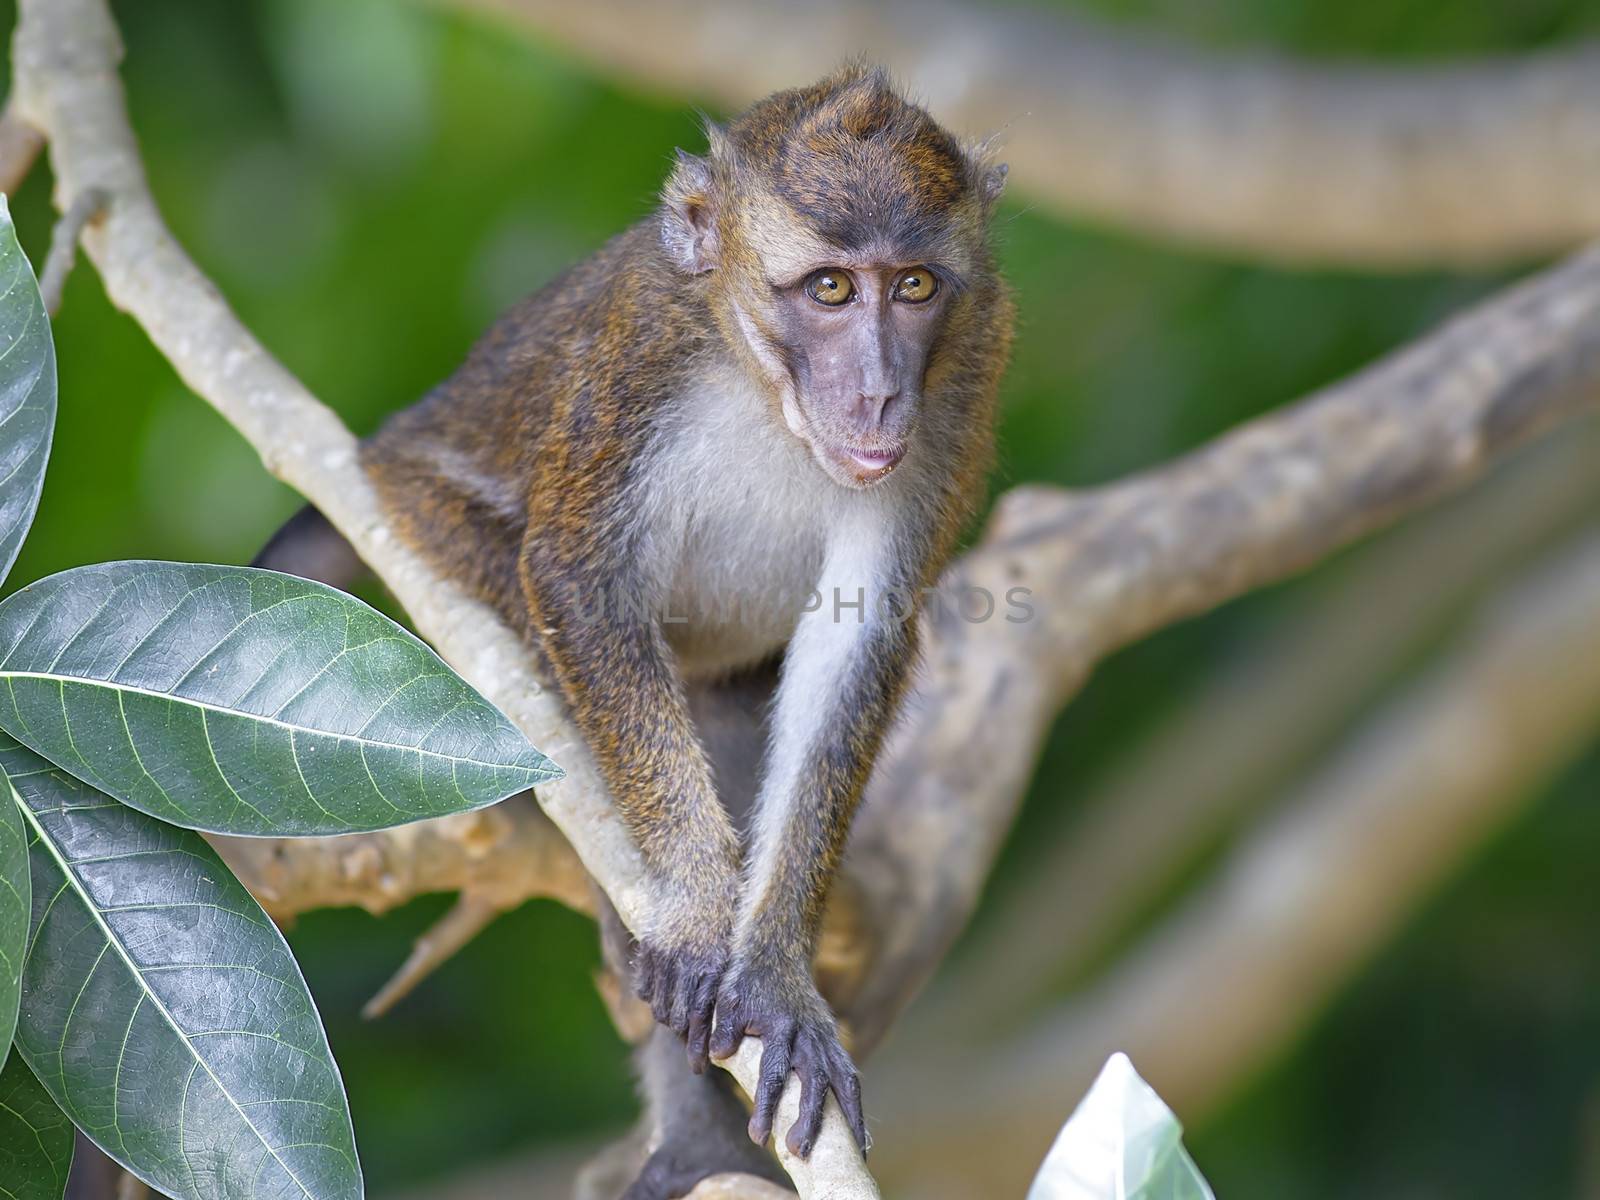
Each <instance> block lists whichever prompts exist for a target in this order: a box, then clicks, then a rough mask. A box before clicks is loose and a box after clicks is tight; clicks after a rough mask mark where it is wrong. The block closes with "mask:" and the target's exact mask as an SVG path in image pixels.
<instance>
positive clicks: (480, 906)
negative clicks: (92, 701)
mask: <svg viewBox="0 0 1600 1200" xmlns="http://www.w3.org/2000/svg"><path fill="white" fill-rule="evenodd" d="M504 911H505V909H503V908H501V907H500V905H499V904H497V903H495V902H494V901H492V900H486V899H485V898H484V897H482V896H480V895H477V894H476V893H474V892H466V891H464V892H462V893H461V895H460V897H458V898H457V900H456V902H455V904H453V905H451V907H450V911H449V912H447V913H445V915H444V916H442V917H440V918H439V920H437V921H436V922H434V923H433V925H431V926H429V928H428V929H427V931H426V932H425V933H423V935H422V936H421V937H419V938H418V939H417V940H416V943H415V944H414V945H413V946H412V948H411V953H410V955H409V956H408V957H407V958H406V961H405V962H404V963H402V964H401V966H400V969H399V970H398V971H396V972H395V973H394V975H393V976H392V977H391V978H390V979H389V981H388V982H387V983H385V984H384V985H383V987H382V988H380V989H379V990H378V993H377V995H375V996H373V997H372V999H371V1000H368V1001H367V1002H366V1004H364V1005H363V1006H362V1008H361V1015H362V1016H363V1017H367V1018H369V1019H370V1018H373V1017H381V1016H383V1014H384V1013H386V1012H388V1011H389V1010H390V1009H391V1008H393V1007H394V1006H395V1005H396V1004H398V1003H399V1002H400V1001H401V1000H403V999H405V998H406V997H407V996H408V995H410V994H411V991H412V989H413V988H415V987H416V986H417V984H419V983H421V982H422V981H423V980H424V979H426V978H427V977H428V976H429V975H431V974H433V972H434V971H436V970H437V969H438V968H439V967H441V966H442V965H444V964H445V963H446V962H448V961H449V960H450V959H451V958H452V957H454V955H455V954H456V952H457V951H459V950H460V949H461V948H462V947H463V946H465V945H466V944H467V943H468V942H470V941H471V940H472V939H473V938H475V937H477V936H478V934H480V933H482V932H483V930H484V929H485V928H486V927H487V926H488V925H489V923H490V922H491V921H493V920H494V919H495V918H496V917H498V916H499V915H500V914H501V913H502V912H504Z"/></svg>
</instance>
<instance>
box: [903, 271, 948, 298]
mask: <svg viewBox="0 0 1600 1200" xmlns="http://www.w3.org/2000/svg"><path fill="white" fill-rule="evenodd" d="M938 291H939V278H938V276H936V275H935V274H934V273H933V272H932V271H930V270H928V268H927V267H912V268H911V269H910V270H909V271H901V272H900V275H899V278H897V279H896V280H895V281H894V298H895V299H896V300H900V301H902V302H904V303H906V304H923V303H925V302H927V301H929V300H932V299H933V298H934V296H935V295H937V294H938Z"/></svg>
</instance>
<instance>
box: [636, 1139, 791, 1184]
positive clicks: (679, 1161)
mask: <svg viewBox="0 0 1600 1200" xmlns="http://www.w3.org/2000/svg"><path fill="white" fill-rule="evenodd" d="M735 1129H737V1126H735ZM730 1173H739V1174H744V1175H755V1176H758V1177H760V1178H762V1179H766V1180H770V1181H771V1182H773V1183H777V1184H782V1185H783V1186H785V1187H790V1188H791V1190H792V1185H791V1184H790V1183H789V1181H788V1178H787V1177H786V1176H785V1175H784V1173H783V1170H782V1169H781V1168H780V1167H779V1166H778V1164H777V1163H775V1162H774V1161H773V1159H772V1155H770V1154H768V1153H767V1152H766V1151H765V1150H763V1149H761V1147H759V1146H752V1145H751V1144H750V1143H749V1142H748V1141H746V1140H745V1139H744V1138H743V1137H742V1136H738V1135H735V1136H733V1137H727V1136H725V1135H724V1134H723V1133H722V1132H721V1131H720V1130H719V1131H716V1132H712V1131H710V1130H706V1131H703V1132H701V1133H698V1134H693V1135H691V1134H690V1133H689V1131H685V1132H684V1133H683V1134H680V1135H678V1136H677V1137H676V1138H669V1139H668V1140H667V1141H664V1142H662V1143H661V1145H660V1146H658V1147H657V1148H656V1150H655V1153H653V1154H651V1155H650V1157H649V1158H647V1159H645V1162H644V1166H643V1167H642V1168H641V1169H640V1171H639V1177H638V1178H637V1179H635V1180H634V1181H633V1183H631V1184H630V1185H629V1186H628V1190H627V1191H626V1192H624V1193H622V1200H676V1197H679V1196H687V1195H688V1194H689V1193H690V1192H692V1191H694V1188H695V1185H696V1184H697V1183H699V1182H700V1181H701V1180H702V1179H706V1178H708V1177H710V1176H712V1175H724V1174H730Z"/></svg>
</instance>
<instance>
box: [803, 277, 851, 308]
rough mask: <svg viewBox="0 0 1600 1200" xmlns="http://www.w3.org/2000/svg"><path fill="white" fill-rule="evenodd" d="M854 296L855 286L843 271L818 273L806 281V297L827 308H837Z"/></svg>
mask: <svg viewBox="0 0 1600 1200" xmlns="http://www.w3.org/2000/svg"><path fill="white" fill-rule="evenodd" d="M855 294H856V285H855V284H853V283H851V282H850V276H848V275H846V274H845V273H844V272H843V271H818V272H816V273H815V274H814V275H812V276H811V278H809V279H807V280H806V295H808V296H810V297H811V298H812V299H813V300H815V301H816V302H817V303H818V304H826V305H827V306H828V307H829V308H837V307H838V306H839V305H841V304H843V303H845V302H846V301H847V300H849V299H850V297H851V296H854V295H855Z"/></svg>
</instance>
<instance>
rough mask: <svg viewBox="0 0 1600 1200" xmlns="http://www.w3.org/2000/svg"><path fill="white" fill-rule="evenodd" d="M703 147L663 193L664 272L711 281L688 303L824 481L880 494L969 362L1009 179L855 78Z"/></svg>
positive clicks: (682, 163)
mask: <svg viewBox="0 0 1600 1200" xmlns="http://www.w3.org/2000/svg"><path fill="white" fill-rule="evenodd" d="M708 133H709V135H710V141H711V153H710V156H709V158H706V159H698V158H695V157H693V156H692V155H685V154H681V153H680V155H679V159H678V163H677V165H676V167H675V168H674V170H673V173H672V177H671V178H670V179H669V180H668V182H667V186H666V188H665V189H664V191H663V195H662V199H663V202H664V205H663V216H662V227H661V236H662V242H663V244H664V246H665V247H666V250H667V254H668V258H669V260H670V261H671V262H672V263H673V265H674V266H675V267H676V268H677V269H678V270H679V271H681V272H684V273H686V274H689V275H705V274H710V275H711V276H712V278H711V280H710V282H709V285H708V286H707V287H706V288H705V289H704V290H703V291H699V292H696V293H694V294H696V295H709V297H710V298H711V304H712V308H713V311H714V312H715V314H716V316H717V321H718V325H719V327H720V328H721V330H722V331H723V333H724V335H725V336H726V337H727V338H728V340H729V342H730V343H733V344H735V345H742V347H743V348H744V349H745V350H747V351H748V352H749V355H750V357H751V358H752V359H753V360H754V362H755V364H756V365H757V366H758V368H759V372H760V374H761V375H763V376H764V377H765V378H766V379H767V380H768V381H769V382H770V383H771V385H772V390H773V392H774V393H775V395H776V397H777V398H778V403H779V405H780V406H781V409H782V413H783V419H784V421H785V422H786V423H787V425H788V427H789V429H790V430H791V431H792V432H793V433H794V434H795V436H797V437H799V438H801V439H803V440H804V441H805V442H806V444H807V446H808V447H809V448H810V450H811V453H812V455H813V456H814V457H815V458H816V460H817V462H819V463H820V464H821V465H822V467H823V469H824V470H826V471H827V472H828V473H829V475H830V476H832V477H833V478H834V479H835V480H836V481H838V482H839V483H842V484H844V485H846V486H849V487H870V486H871V485H873V484H875V483H878V482H879V481H880V480H882V479H884V478H885V477H887V476H888V475H890V474H891V473H892V472H893V471H894V470H895V469H896V468H897V467H898V466H899V465H900V463H901V462H902V460H904V459H906V458H907V457H908V456H914V455H916V454H917V453H918V446H917V437H916V434H917V429H918V427H919V421H918V417H919V415H920V414H922V412H923V409H924V407H925V404H928V403H931V404H937V403H939V402H940V396H941V395H942V394H943V392H944V391H945V390H946V389H944V388H943V387H942V386H941V385H940V384H938V382H937V380H938V379H939V377H940V375H941V372H942V371H944V369H945V368H946V367H949V366H953V365H956V364H959V363H960V362H962V361H970V360H971V359H972V357H973V350H972V347H970V346H967V345H965V343H964V342H963V338H964V337H966V336H969V335H964V334H963V333H962V329H963V327H964V326H967V325H971V324H972V322H971V321H970V320H969V319H968V318H970V317H971V316H972V315H973V312H974V308H973V306H974V304H979V303H981V301H979V300H976V299H975V298H974V293H977V292H979V291H980V289H977V288H973V287H972V286H971V285H972V284H973V283H974V281H979V282H981V281H982V280H984V279H989V278H992V272H993V268H992V266H991V265H990V258H989V255H988V228H987V227H988V219H989V215H990V213H991V211H992V209H993V206H994V202H995V199H996V198H997V197H998V196H999V194H1000V188H1001V184H1002V182H1003V180H1004V177H1005V168H1004V167H1001V166H996V165H992V164H990V163H989V162H988V160H987V158H986V157H985V155H983V154H982V153H981V152H969V151H968V150H967V149H964V148H963V147H962V146H961V144H960V143H959V142H958V141H957V140H956V139H955V138H954V137H952V136H951V135H950V134H949V133H948V132H946V131H945V130H943V129H941V128H940V127H939V126H938V124H936V123H935V122H934V120H933V118H932V117H931V116H929V115H928V113H927V112H926V111H924V110H923V109H922V108H919V107H918V106H917V105H915V104H912V103H910V102H908V101H907V100H905V99H903V98H902V97H901V96H900V95H899V94H898V93H896V92H895V90H894V88H893V87H892V85H891V84H890V82H889V80H888V77H887V76H886V75H885V74H883V73H882V72H881V71H875V70H869V69H867V68H864V67H860V66H851V67H847V68H845V69H844V70H843V71H841V72H839V73H838V74H836V75H834V76H830V77H829V78H827V79H824V80H823V81H821V82H820V83H818V84H816V85H815V86H813V87H810V88H801V89H797V90H795V91H791V92H780V93H778V94H777V95H775V96H772V97H769V98H768V99H767V100H764V101H762V102H761V103H759V104H756V105H754V106H753V107H752V108H751V109H750V110H749V111H748V112H746V113H745V114H744V115H743V116H741V117H740V118H739V119H738V120H736V121H735V122H733V124H732V125H730V126H729V127H728V128H727V129H726V130H721V129H717V128H715V127H712V128H711V129H709V130H708ZM930 366H931V367H932V371H931V372H930ZM930 379H933V380H935V382H934V383H933V384H931V385H930V384H929V383H928V381H929V380H930ZM925 390H926V391H927V392H928V393H929V394H928V396H925V395H924V391H925ZM938 416H939V414H935V413H931V412H930V413H928V414H927V417H928V419H927V420H924V421H922V422H920V425H921V426H922V427H924V428H928V429H930V430H931V429H932V428H934V427H935V426H937V425H938V424H939V421H938V420H937V417H938ZM929 436H931V433H930V435H929Z"/></svg>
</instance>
